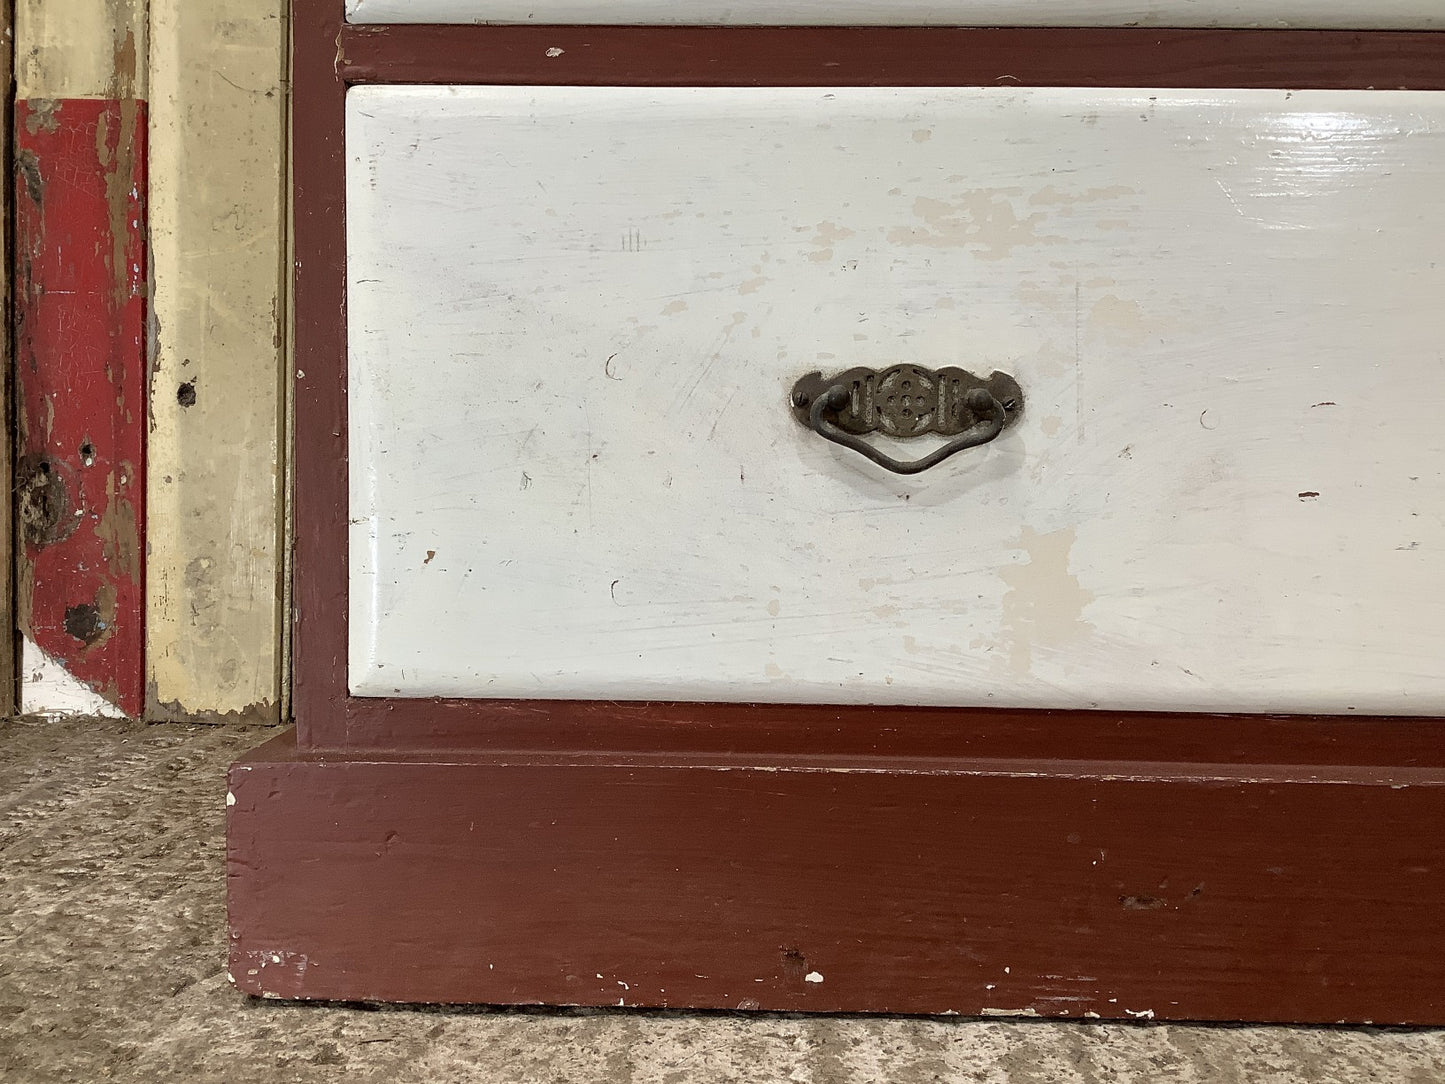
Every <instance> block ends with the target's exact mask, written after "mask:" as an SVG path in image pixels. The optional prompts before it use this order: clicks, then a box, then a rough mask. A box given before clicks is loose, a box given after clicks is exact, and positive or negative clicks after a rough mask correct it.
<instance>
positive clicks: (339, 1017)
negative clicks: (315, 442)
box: [0, 721, 1445, 1084]
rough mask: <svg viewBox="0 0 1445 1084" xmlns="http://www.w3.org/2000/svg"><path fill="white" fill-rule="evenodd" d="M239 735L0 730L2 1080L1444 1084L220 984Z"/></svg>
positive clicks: (1298, 1056) (795, 1023) (1384, 1059)
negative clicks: (374, 1000)
mask: <svg viewBox="0 0 1445 1084" xmlns="http://www.w3.org/2000/svg"><path fill="white" fill-rule="evenodd" d="M268 733H269V732H268V731H266V730H263V729H258V728H246V727H234V728H229V727H187V726H154V727H142V726H135V725H132V724H125V723H113V722H95V721H72V722H63V723H59V722H49V723H46V722H26V721H20V722H4V723H0V1080H3V1081H5V1082H6V1084H30V1082H38V1081H83V1082H86V1084H90V1082H93V1081H102V1080H135V1081H157V1082H159V1081H186V1082H188V1084H202V1082H207V1081H236V1082H243V1081H244V1082H246V1084H255V1082H266V1081H284V1082H288V1084H290V1082H295V1084H305V1082H309V1081H323V1080H324V1081H333V1080H345V1081H372V1080H374V1081H386V1082H396V1084H407V1082H411V1081H418V1082H419V1081H426V1082H429V1084H433V1082H448V1081H478V1082H492V1081H509V1082H511V1081H516V1082H519V1084H521V1082H526V1084H532V1082H538V1084H543V1082H545V1084H551V1082H556V1081H565V1082H568V1084H580V1082H584V1081H607V1082H609V1084H628V1082H636V1084H643V1082H646V1084H654V1082H655V1084H679V1082H684V1081H686V1082H692V1081H700V1082H707V1084H714V1082H716V1084H722V1082H727V1081H760V1082H763V1081H765V1082H768V1084H775V1082H782V1081H799V1082H814V1084H835V1082H858V1084H865V1082H866V1084H883V1082H887V1084H925V1082H929V1081H979V1082H1010V1084H1046V1082H1047V1084H1064V1082H1075V1081H1077V1082H1080V1084H1102V1082H1106V1081H1108V1082H1131V1081H1148V1082H1151V1084H1153V1082H1159V1081H1170V1082H1180V1084H1192V1082H1209V1084H1234V1082H1246V1081H1248V1082H1254V1081H1261V1082H1263V1081H1270V1082H1275V1081H1279V1082H1284V1081H1301V1082H1304V1081H1308V1082H1310V1084H1326V1082H1331V1081H1341V1082H1344V1081H1348V1082H1351V1084H1354V1082H1363V1081H1381V1082H1389V1084H1437V1082H1445V1031H1438V1030H1437V1031H1406V1030H1389V1029H1366V1028H1360V1029H1338V1028H1330V1029H1326V1028H1277V1027H1271V1028H1262V1027H1230V1028H1226V1027H1185V1026H1179V1025H1167V1024H1158V1025H1147V1024H1140V1025H1116V1024H1089V1023H1050V1022H1040V1021H1012V1020H1011V1021H998V1020H988V1021H971V1020H960V1019H901V1018H886V1017H862V1018H860V1017H853V1018H844V1017H795V1016H778V1015H758V1016H744V1015H735V1014H689V1013H675V1012H667V1013H629V1012H605V1011H604V1012H560V1013H544V1012H530V1011H527V1012H517V1011H507V1010H501V1011H488V1010H471V1009H446V1008H438V1009H428V1008H415V1007H412V1008H404V1009H378V1008H372V1007H365V1006H356V1005H310V1004H288V1003H284V1002H275V1001H253V1000H251V999H249V998H246V997H244V996H242V995H240V994H238V993H237V992H236V991H235V990H233V989H232V988H231V987H230V986H229V985H228V984H227V982H226V979H225V974H224V969H223V962H224V956H225V900H224V895H223V884H222V870H223V865H222V862H223V854H224V805H223V800H224V795H225V789H226V788H225V785H224V770H225V767H226V764H227V763H228V762H229V761H230V760H231V759H232V758H233V757H234V756H235V755H236V754H238V753H240V752H241V751H242V750H244V749H247V748H249V747H251V746H253V745H256V744H258V743H259V742H260V741H262V740H263V739H264V738H265V737H266V736H267V734H268Z"/></svg>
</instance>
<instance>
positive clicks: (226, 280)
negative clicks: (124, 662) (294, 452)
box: [146, 0, 286, 720]
mask: <svg viewBox="0 0 1445 1084" xmlns="http://www.w3.org/2000/svg"><path fill="white" fill-rule="evenodd" d="M150 11H151V50H150V80H151V88H152V98H151V244H152V259H153V263H154V267H155V275H154V281H155V295H154V313H155V324H156V339H155V343H154V357H153V368H152V375H151V396H152V399H151V402H152V407H151V433H150V457H151V468H152V469H151V473H150V489H149V500H150V501H151V506H152V508H153V510H154V515H153V518H152V520H151V533H150V536H149V558H148V575H149V583H150V592H149V609H150V614H149V621H148V627H149V646H148V663H147V705H146V714H147V716H148V717H151V718H175V717H186V718H195V717H211V718H233V717H245V718H249V719H258V720H274V719H276V718H278V716H279V703H280V682H281V679H280V673H281V665H280V660H281V641H282V637H283V630H284V626H283V623H282V620H281V605H280V597H281V596H280V588H281V575H280V572H281V518H280V508H281V492H282V486H281V473H280V471H281V467H280V464H281V459H282V441H281V433H282V428H283V427H282V424H281V419H282V409H283V396H282V389H283V380H282V371H283V364H282V362H283V358H284V355H285V351H284V348H283V343H284V341H285V335H284V323H285V322H284V313H285V292H284V290H283V289H282V288H281V283H282V281H283V274H282V272H283V263H284V236H285V233H284V229H283V221H284V207H285V204H284V188H283V185H284V179H285V150H284V148H285V121H286V111H285V102H286V96H285V87H284V81H283V79H284V72H285V66H286V19H285V11H286V5H285V3H284V2H283V0H265V2H264V3H257V2H255V0H152V3H151V8H150Z"/></svg>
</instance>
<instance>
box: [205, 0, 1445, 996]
mask: <svg viewBox="0 0 1445 1084" xmlns="http://www.w3.org/2000/svg"><path fill="white" fill-rule="evenodd" d="M1165 6H1167V5H1165ZM573 7H577V5H573ZM1218 7H1219V8H1220V9H1221V12H1222V11H1223V9H1224V8H1226V7H1229V5H1218ZM905 8H906V9H907V10H906V11H904V10H903V9H905ZM1299 8H1300V11H1299V12H1295V13H1292V14H1291V15H1290V16H1289V17H1290V18H1291V19H1295V20H1297V21H1299V22H1301V23H1303V24H1304V25H1320V26H1330V25H1337V24H1336V23H1332V21H1331V20H1334V19H1336V18H1337V16H1338V9H1336V8H1332V7H1331V6H1330V5H1326V4H1318V5H1313V6H1310V7H1309V8H1308V10H1306V5H1299ZM645 9H646V5H639V6H638V9H637V12H636V13H635V17H636V18H639V19H645V18H648V17H650V16H649V13H648V12H647V11H646V10H645ZM938 9H939V6H938V5H933V6H929V5H900V6H899V10H898V12H896V13H895V14H894V18H893V19H892V21H896V22H918V23H935V22H940V21H946V19H945V17H944V16H943V15H942V14H941V13H940V12H939V10H938ZM409 10H412V11H413V15H412V16H411V17H414V18H416V19H426V20H432V19H441V18H456V19H460V18H461V16H460V15H458V14H457V12H460V11H461V10H462V8H461V6H458V5H448V4H446V3H443V2H442V0H437V3H436V4H435V5H433V6H432V7H426V6H424V5H417V6H415V8H413V9H409ZM497 10H498V12H500V13H499V14H496V13H494V14H495V17H496V18H498V19H500V20H503V21H506V20H509V19H514V18H516V19H521V18H523V17H524V13H522V12H521V11H520V10H518V11H515V12H514V11H511V10H510V9H508V10H506V11H502V10H501V9H497ZM530 10H531V9H529V11H530ZM539 10H540V11H542V12H545V11H546V10H547V9H545V8H544V9H539ZM698 10H699V12H701V9H700V8H699V9H698ZM730 10H734V11H735V12H736V14H737V15H738V18H739V20H740V21H744V22H746V21H754V20H752V19H750V17H749V16H748V15H747V14H746V12H744V11H743V9H742V8H734V9H730ZM795 14H796V17H795V18H789V19H779V20H778V21H791V22H799V21H807V19H806V18H805V12H804V8H803V7H802V6H799V8H798V9H797V13H795ZM1145 14H1148V13H1145ZM1156 14H1158V13H1156ZM352 17H353V18H354V19H355V20H358V21H357V22H355V23H353V24H346V23H344V22H343V13H342V11H341V10H340V7H339V5H337V4H336V3H325V2H317V3H303V4H298V8H297V18H296V72H295V88H296V91H295V92H296V112H295V116H296V124H297V134H296V141H295V158H294V162H293V167H294V173H295V177H296V187H297V191H296V250H297V266H298V278H297V296H296V311H297V327H296V358H297V362H296V368H297V372H296V417H297V430H296V480H297V494H296V517H297V558H296V560H297V591H296V598H297V604H298V622H299V624H298V631H297V644H296V712H297V724H298V731H297V735H296V737H295V738H293V739H288V740H284V741H282V742H281V743H280V744H275V743H273V745H272V746H270V747H263V749H262V750H260V751H258V752H257V753H256V754H253V756H252V757H251V758H250V759H249V760H247V761H243V762H240V763H238V764H237V765H236V767H235V768H234V769H233V773H232V799H231V800H232V801H233V802H234V805H233V806H232V808H231V814H230V815H231V834H230V846H231V853H232V859H233V863H232V867H231V876H232V922H233V957H232V975H233V977H234V978H235V980H236V981H237V982H238V984H239V985H241V986H242V988H244V989H248V990H252V991H254V992H260V993H273V994H278V995H281V996H301V997H332V998H348V999H358V998H361V999H365V998H377V999H392V1000H411V1001H420V1000H438V1001H486V1002H542V1003H555V1004H626V1005H634V1004H635V1005H686V1006H701V1007H726V1008H735V1007H743V1008H749V1007H765V1008H780V1009H814V1010H840V1009H841V1010H874V1011H912V1012H959V1013H964V1014H977V1013H980V1012H984V1013H991V1012H1010V1013H1013V1012H1016V1013H1021V1014H1024V1015H1034V1014H1038V1015H1058V1014H1062V1015H1101V1016H1116V1017H1120V1018H1125V1017H1126V1016H1128V1017H1139V1016H1151V1017H1154V1018H1163V1017H1172V1018H1212V1019H1220V1018H1223V1019H1229V1018H1252V1019H1293V1020H1326V1019H1329V1020H1335V1019H1373V1020H1377V1021H1382V1020H1387V1019H1388V1020H1398V1021H1425V1020H1436V1019H1439V1018H1440V1017H1441V1014H1442V1012H1445V1003H1442V1002H1441V1001H1440V999H1439V994H1438V992H1436V991H1435V990H1434V989H1433V984H1432V983H1431V982H1430V981H1429V980H1428V974H1427V968H1426V965H1425V961H1426V960H1428V959H1429V957H1430V956H1431V955H1432V954H1438V951H1439V950H1440V949H1441V948H1442V947H1445V945H1442V944H1441V943H1440V938H1441V937H1442V934H1441V933H1440V930H1441V928H1442V924H1441V923H1440V922H1439V921H1438V920H1439V918H1440V917H1441V906H1442V902H1445V864H1442V859H1445V855H1442V853H1441V852H1442V849H1445V847H1442V844H1441V843H1440V841H1439V839H1438V838H1437V837H1438V836H1439V832H1438V827H1439V824H1440V817H1441V814H1442V812H1445V791H1442V790H1441V786H1442V782H1445V775H1442V770H1445V763H1442V762H1445V750H1442V749H1441V746H1440V742H1439V741H1438V738H1437V737H1436V735H1437V733H1438V731H1437V729H1436V728H1437V727H1438V725H1439V724H1438V723H1437V722H1436V717H1437V716H1439V715H1441V714H1442V713H1445V712H1442V701H1445V671H1442V668H1441V667H1440V665H1439V663H1438V660H1439V658H1440V654H1441V651H1440V648H1441V646H1442V640H1445V617H1442V616H1441V614H1442V610H1441V608H1440V607H1439V606H1438V605H1436V604H1435V603H1436V602H1437V601H1438V598H1439V596H1440V594H1441V587H1442V584H1441V578H1442V573H1441V571H1440V566H1439V562H1438V561H1437V560H1435V559H1434V556H1433V555H1434V554H1435V553H1437V552H1438V551H1439V549H1440V547H1441V545H1442V543H1445V522H1442V519H1441V514H1440V511H1439V508H1440V503H1441V502H1440V497H1441V494H1442V488H1445V474H1442V467H1441V463H1442V455H1441V453H1442V447H1441V442H1442V440H1445V437H1442V436H1441V431H1440V427H1439V426H1438V424H1437V423H1436V420H1435V419H1436V418H1437V417H1438V416H1439V415H1440V413H1441V406H1442V405H1445V355H1442V349H1445V348H1442V346H1441V343H1442V341H1445V335H1442V332H1445V326H1442V325H1445V315H1442V312H1441V310H1440V309H1439V306H1438V305H1437V304H1436V299H1437V298H1438V297H1439V296H1440V294H1441V292H1442V291H1441V286H1442V282H1445V262H1442V260H1441V258H1440V255H1439V254H1440V250H1441V242H1442V240H1445V200H1442V198H1441V196H1440V193H1441V192H1442V191H1445V184H1442V180H1445V94H1442V93H1441V91H1442V90H1445V74H1442V72H1445V40H1442V38H1441V37H1440V36H1438V35H1436V34H1433V33H1429V32H1394V31H1387V30H1372V31H1369V32H1354V31H1349V32H1345V31H1315V30H1290V31H1268V32H1266V31H1244V30H1195V31H1188V30H1141V29H1132V30H1131V29H1109V28H1093V29H1090V28H1077V29H1060V28H1053V29H1027V28H1018V29H994V30H987V29H967V28H956V27H949V28H943V27H937V28H927V29H924V28H904V27H884V26H879V27H871V28H870V27H862V26H841V27H833V28H828V27H817V26H814V27H807V26H796V27H766V26H747V27H736V28H724V27H710V26H699V27H676V28H665V27H616V26H584V25H573V26H478V25H454V26H444V25H438V24H436V23H431V22H427V23H424V24H422V25H414V26H407V25H398V24H394V23H391V22H389V20H392V19H398V18H401V17H402V16H400V15H399V14H398V13H397V12H396V11H394V10H393V9H392V8H391V7H388V6H387V5H386V4H385V3H383V2H381V0H371V2H367V0H359V2H358V3H356V4H355V5H354V8H353V11H352ZM553 17H556V18H568V19H580V18H581V16H580V15H579V14H578V13H577V12H576V11H574V10H573V9H572V7H569V8H568V9H567V10H566V11H565V12H564V11H562V10H561V9H560V8H559V10H558V12H557V13H553ZM1164 17H1167V15H1166V16H1164ZM1199 17H1200V18H1206V17H1205V16H1199ZM1380 17H1381V19H1383V20H1384V21H1385V24H1386V25H1414V26H1417V27H1425V28H1427V29H1428V28H1429V27H1430V21H1431V19H1432V18H1434V17H1433V16H1432V15H1430V14H1429V13H1428V12H1422V11H1420V10H1418V9H1412V8H1411V7H1410V5H1408V4H1400V5H1395V6H1394V7H1393V8H1392V9H1391V11H1389V12H1383V10H1382V13H1381V16H1380ZM698 18H699V20H701V21H712V20H711V18H710V17H709V16H708V15H707V14H706V13H705V12H703V13H700V14H699V15H698ZM1207 18H1208V19H1209V20H1213V21H1218V20H1220V19H1225V20H1227V19H1228V18H1229V16H1228V15H1227V14H1218V13H1216V14H1215V15H1213V16H1209V17H1207ZM839 19H843V16H842V15H839ZM366 20H373V22H370V23H368V22H366ZM1395 20H1397V21H1398V22H1397V23H1394V22H1392V21H1395ZM843 21H858V22H863V21H868V20H867V12H866V11H865V10H864V9H863V8H861V7H860V9H859V11H858V12H855V13H852V15H851V16H850V17H849V18H847V19H843ZM876 21H887V20H884V19H880V20H876ZM991 373H993V374H998V375H996V376H994V377H993V378H992V379H990V374H991ZM950 381H951V382H952V383H950ZM950 389H951V390H950ZM969 389H972V390H971V391H970V390H969ZM827 396H832V398H829V399H828V400H827V402H826V403H823V402H822V401H821V399H822V398H823V397H827ZM900 426H902V427H903V429H904V430H905V432H906V430H907V428H908V427H912V428H917V429H922V430H928V431H929V432H927V433H926V434H924V435H921V436H913V437H908V438H906V439H904V438H903V437H901V436H900ZM950 426H951V428H950ZM840 427H841V428H842V429H843V430H847V429H850V428H851V429H854V430H872V431H868V432H859V433H856V434H854V433H848V432H842V433H840ZM877 430H883V432H878V431H877ZM969 434H974V435H975V436H977V438H978V439H977V441H974V440H973V439H972V438H971V437H970V436H969ZM825 438H826V439H825ZM895 438H898V439H895ZM950 440H961V442H962V443H977V446H975V447H969V448H966V449H964V450H960V451H958V452H957V454H953V455H949V456H948V458H946V459H945V460H943V461H942V462H940V463H938V464H937V465H935V466H931V467H929V468H928V469H926V470H922V471H919V472H917V473H913V474H899V473H896V472H895V471H891V470H889V469H887V468H886V466H885V465H882V464H880V463H879V462H878V460H879V458H880V457H882V456H891V457H893V458H895V459H898V460H902V461H905V462H908V461H913V460H916V459H918V458H920V457H922V456H924V455H926V454H927V453H928V452H929V451H930V450H932V449H934V448H938V447H940V446H942V445H945V444H947V443H948V442H949V441H950ZM860 442H861V446H860ZM847 445H851V446H847ZM860 452H863V453H865V454H860Z"/></svg>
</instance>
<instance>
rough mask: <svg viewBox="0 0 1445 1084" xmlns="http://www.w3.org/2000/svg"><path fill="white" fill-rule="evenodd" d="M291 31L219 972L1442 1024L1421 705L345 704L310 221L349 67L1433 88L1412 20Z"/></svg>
mask: <svg viewBox="0 0 1445 1084" xmlns="http://www.w3.org/2000/svg"><path fill="white" fill-rule="evenodd" d="M293 34H294V53H293V58H294V59H293V64H294V72H293V91H294V95H295V99H294V102H295V104H294V118H295V120H294V125H295V134H294V151H293V153H294V157H293V163H294V176H295V192H294V198H295V248H296V253H297V274H296V323H295V333H296V359H297V362H296V368H297V372H296V417H297V429H296V459H295V484H296V492H295V499H296V524H297V534H296V566H295V567H296V592H295V597H296V600H297V622H298V624H297V629H296V641H295V695H294V705H295V712H296V719H297V729H296V732H295V735H294V738H293V737H288V738H285V739H279V740H278V741H277V742H272V743H269V744H268V745H267V746H263V747H262V748H261V749H260V750H257V751H256V752H255V753H253V754H252V755H251V756H250V757H248V758H246V759H245V760H243V761H241V762H238V764H237V765H235V766H234V768H233V770H232V775H231V786H232V798H231V801H232V802H233V803H234V804H233V805H232V808H231V810H230V817H231V820H230V828H229V847H230V867H229V877H230V893H231V895H230V899H231V920H232V968H231V969H232V974H233V976H234V978H235V979H236V981H237V982H238V984H239V985H240V986H241V987H242V988H243V989H247V990H250V991H252V992H256V993H267V994H273V995H281V996H296V997H340V998H378V999H387V1000H432V1001H484V1002H519V1001H521V1002H543V1003H558V1004H613V1005H615V1004H618V1003H619V1002H618V998H619V997H621V999H622V1002H623V1003H625V1004H628V1005H632V1004H639V1005H688V1006H700V1007H726V1008H733V1007H740V1006H741V1007H763V1008H778V1009H814V1010H873V1011H910V1012H944V1011H953V1012H960V1013H965V1014H967V1013H979V1012H987V1011H1000V1012H1020V1013H1026V1014H1033V1013H1038V1014H1041V1015H1053V1014H1061V1015H1085V1014H1097V1015H1100V1016H1106V1017H1117V1018H1129V1017H1138V1016H1141V1015H1152V1016H1154V1017H1156V1018H1163V1017H1172V1018H1197V1019H1258V1020H1310V1021H1326V1020H1365V1019H1371V1020H1375V1021H1379V1022H1383V1021H1394V1022H1445V991H1442V990H1441V989H1440V987H1439V984H1438V982H1436V981H1435V976H1434V974H1433V968H1432V967H1431V964H1430V961H1431V960H1432V959H1433V960H1438V959H1440V958H1442V956H1445V921H1442V920H1445V832H1442V831H1441V829H1442V828H1445V746H1442V743H1441V741H1440V740H1439V735H1440V733H1441V731H1440V730H1439V722H1438V721H1437V720H1432V719H1389V718H1339V717H1266V716H1210V717H1207V718H1205V717H1201V716H1197V715H1185V714H1165V713H1140V712H1133V713H1120V712H1101V711H1078V712H1046V711H1009V710H979V709H914V708H878V707H867V706H856V707H808V706H783V705H767V704H746V705H725V704H689V703H672V704H640V703H639V704H619V703H609V702H583V701H537V700H526V701H518V700H457V699H450V700H448V699H440V700H436V699H432V700H407V699H379V698H377V699H373V698H360V697H352V696H351V695H350V694H349V692H348V689H347V685H346V654H347V652H346V636H347V590H348V580H347V516H348V506H347V500H348V495H347V494H348V491H347V438H346V424H347V419H346V321H345V304H346V279H345V229H344V221H345V220H344V216H345V204H344V198H345V153H344V120H345V108H344V107H345V94H346V89H347V87H348V86H349V85H354V84H358V83H494V84H497V83H499V84H568V85H649V86H653V85H656V86H662V85H715V86H727V85H772V86H797V85H836V86H856V85H911V86H929V85H950V86H993V85H999V84H1010V85H1032V86H1127V87H1153V88H1169V87H1231V88H1249V87H1271V88H1273V87H1289V88H1294V89H1303V88H1360V87H1376V88H1408V89H1417V90H1431V91H1445V34H1442V33H1397V32H1370V33H1346V32H1322V31H1321V32H1316V31H1308V32H1306V31H1159V30H1112V29H1103V30H1101V29H1089V30H1084V29H1077V30H1065V29H1019V30H1002V29H977V30H974V29H933V28H930V29H904V28H815V27H802V28H647V27H534V26H528V27H496V26H446V27H444V26H348V25H346V24H345V23H344V21H343V14H342V3H341V0H296V3H295V11H294V19H293ZM594 976H597V977H595V978H594ZM820 980H821V981H820ZM619 991H621V993H619Z"/></svg>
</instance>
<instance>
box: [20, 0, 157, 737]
mask: <svg viewBox="0 0 1445 1084" xmlns="http://www.w3.org/2000/svg"><path fill="white" fill-rule="evenodd" d="M16 41H17V57H18V59H17V85H16V106H15V117H14V119H15V144H14V145H15V155H16V171H15V179H14V198H15V200H16V209H15V225H16V237H15V244H14V268H13V271H14V275H15V288H14V289H15V323H16V335H15V341H16V351H17V357H16V373H17V377H16V392H17V408H16V412H15V413H16V419H17V424H18V426H19V443H18V447H19V452H20V460H19V463H20V467H19V469H18V470H17V483H16V491H17V494H18V510H19V511H18V515H19V519H20V540H21V543H22V545H21V550H20V553H19V554H18V558H19V560H18V569H17V580H16V583H17V596H18V597H17V605H16V613H17V619H18V624H19V627H20V630H21V632H22V633H23V634H24V636H25V638H26V641H27V642H26V658H27V666H26V668H25V669H26V672H27V673H28V674H33V675H35V679H34V680H31V681H29V682H27V683H26V685H25V686H24V688H23V689H22V696H21V707H22V709H23V710H26V711H41V712H43V711H47V710H75V707H76V706H77V705H81V706H84V707H85V708H87V709H88V710H108V711H121V712H124V713H127V714H132V715H134V714H139V712H140V708H141V698H142V697H141V693H142V685H141V679H142V662H141V657H142V650H143V644H144V598H143V577H144V569H143V559H142V552H143V551H142V544H143V542H142V540H143V538H144V522H145V508H144V499H143V498H144V477H143V472H144V463H145V448H144V434H145V428H144V426H145V327H146V306H147V295H148V285H147V272H148V269H147V262H146V253H145V231H146V215H145V192H146V181H145V169H146V158H145V129H146V119H145V118H146V108H145V100H144V78H143V72H142V70H141V67H142V66H141V64H140V63H139V62H138V58H140V57H143V56H144V55H145V6H144V3H143V2H141V0H43V2H39V0H22V3H20V4H19V6H18V8H17V11H16Z"/></svg>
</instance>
